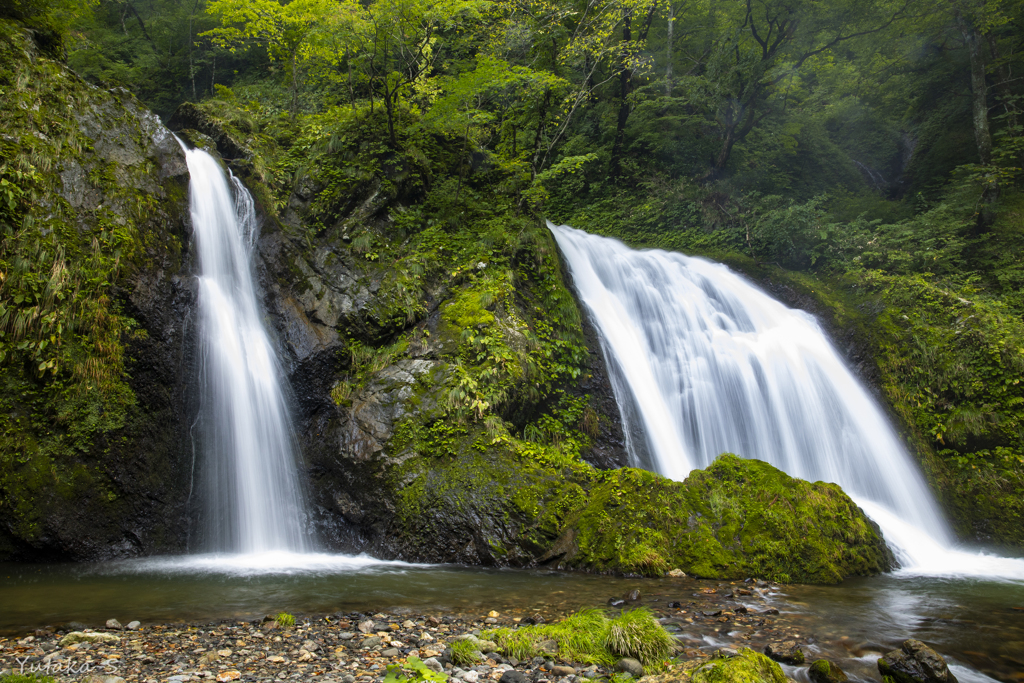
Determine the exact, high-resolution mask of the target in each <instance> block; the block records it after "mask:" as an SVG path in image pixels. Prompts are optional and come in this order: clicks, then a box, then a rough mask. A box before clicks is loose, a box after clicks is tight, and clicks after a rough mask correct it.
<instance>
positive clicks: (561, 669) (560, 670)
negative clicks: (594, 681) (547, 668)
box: [551, 666, 576, 678]
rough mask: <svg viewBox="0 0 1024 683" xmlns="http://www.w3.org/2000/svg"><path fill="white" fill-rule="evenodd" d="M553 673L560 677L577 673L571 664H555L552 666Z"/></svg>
mask: <svg viewBox="0 0 1024 683" xmlns="http://www.w3.org/2000/svg"><path fill="white" fill-rule="evenodd" d="M551 675H552V676H558V677H559V678H561V677H562V676H574V675H576V669H574V668H572V667H571V666H553V667H551Z"/></svg>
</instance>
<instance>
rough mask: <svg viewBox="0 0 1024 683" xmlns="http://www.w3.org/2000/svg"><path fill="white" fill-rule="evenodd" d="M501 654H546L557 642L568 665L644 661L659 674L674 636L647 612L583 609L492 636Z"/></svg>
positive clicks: (494, 632) (518, 657)
mask: <svg viewBox="0 0 1024 683" xmlns="http://www.w3.org/2000/svg"><path fill="white" fill-rule="evenodd" d="M486 635H487V637H489V638H494V640H495V642H497V644H498V645H499V646H500V647H501V651H502V652H503V653H505V654H507V655H510V656H513V657H516V658H517V659H530V658H531V657H534V656H537V655H540V654H545V653H547V650H546V649H545V647H546V646H547V644H548V643H549V642H550V641H554V643H555V646H556V647H557V654H558V656H559V657H560V658H561V659H562V660H564V661H567V662H580V663H584V664H599V665H601V666H608V667H610V666H612V665H613V664H614V663H615V662H616V660H618V659H620V658H621V657H632V658H634V659H637V660H638V661H640V662H641V663H642V664H643V665H644V668H645V669H646V670H647V671H657V670H660V669H661V668H662V667H663V666H664V660H665V658H666V657H668V655H669V653H670V652H671V650H672V643H673V640H672V636H671V635H669V634H668V632H666V631H665V629H663V628H662V627H661V625H660V624H659V623H658V622H657V621H656V620H655V619H654V617H653V615H652V614H651V613H650V612H649V611H647V610H645V609H635V610H624V611H623V612H622V613H620V614H618V615H616V616H614V617H612V618H609V617H608V616H606V615H605V613H604V612H602V611H601V610H596V609H592V610H582V611H580V612H577V613H575V614H572V615H570V616H568V617H566V618H565V619H563V620H562V621H560V622H557V623H555V624H543V625H540V626H524V627H519V628H517V629H515V630H512V629H508V628H502V629H496V630H494V631H489V632H488V633H487V634H486Z"/></svg>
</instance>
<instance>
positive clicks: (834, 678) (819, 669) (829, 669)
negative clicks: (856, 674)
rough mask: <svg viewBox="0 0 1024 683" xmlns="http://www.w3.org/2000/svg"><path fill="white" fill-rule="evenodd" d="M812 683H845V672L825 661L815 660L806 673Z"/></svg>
mask: <svg viewBox="0 0 1024 683" xmlns="http://www.w3.org/2000/svg"><path fill="white" fill-rule="evenodd" d="M807 674H808V676H810V677H811V681H812V683H846V681H847V680H848V679H847V676H846V672H844V671H843V670H842V669H840V668H839V667H838V666H837V665H836V664H835V663H833V662H830V661H829V660H827V659H818V660H815V661H814V662H813V663H812V664H811V666H810V668H809V669H808V671H807Z"/></svg>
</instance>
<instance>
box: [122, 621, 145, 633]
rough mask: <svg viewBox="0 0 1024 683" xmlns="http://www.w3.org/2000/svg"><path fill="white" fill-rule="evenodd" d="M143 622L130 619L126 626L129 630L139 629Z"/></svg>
mask: <svg viewBox="0 0 1024 683" xmlns="http://www.w3.org/2000/svg"><path fill="white" fill-rule="evenodd" d="M141 626H142V624H141V623H140V622H138V621H129V622H128V625H127V626H125V628H127V629H128V630H129V631H138V630H139V628H140V627H141Z"/></svg>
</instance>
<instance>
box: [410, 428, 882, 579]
mask: <svg viewBox="0 0 1024 683" xmlns="http://www.w3.org/2000/svg"><path fill="white" fill-rule="evenodd" d="M509 445H510V446H514V444H513V443H511V442H510V443H509ZM400 471H401V472H402V474H401V475H399V476H400V481H401V482H403V484H404V485H403V487H402V490H401V491H400V492H399V493H398V496H397V498H398V500H399V509H398V516H399V518H400V519H402V520H403V524H402V530H401V532H400V533H399V534H397V536H396V542H398V543H401V544H402V546H403V547H405V548H406V549H407V550H413V551H418V552H422V553H423V554H424V556H423V557H422V559H429V560H436V559H440V557H439V554H440V553H442V552H445V549H444V546H443V543H441V544H439V543H438V539H445V538H465V537H466V531H465V530H467V529H472V530H473V531H472V536H473V538H474V543H473V546H474V547H475V551H476V553H477V554H478V557H477V558H476V561H478V562H481V563H484V564H499V565H513V566H532V565H549V566H558V567H562V568H566V569H577V570H584V571H598V572H615V573H625V574H643V575H649V576H660V575H662V574H664V573H665V572H666V571H668V569H670V568H671V567H680V568H682V569H683V570H685V571H686V573H687V574H690V575H692V576H697V577H703V578H717V579H737V578H745V577H748V576H760V577H765V578H770V579H775V580H780V581H791V582H801V583H837V582H839V581H841V580H842V579H843V578H845V577H847V576H852V575H869V574H876V573H879V572H882V571H885V570H887V569H889V568H891V567H892V566H893V557H892V554H891V552H890V551H889V549H888V548H887V546H886V545H885V542H884V540H883V539H882V536H881V533H880V532H879V530H878V528H877V526H875V525H874V523H872V522H871V521H870V520H869V519H868V518H867V517H866V516H865V515H864V513H863V512H862V511H861V510H860V508H858V507H857V506H856V504H854V503H853V501H851V500H850V498H849V497H848V496H847V495H846V494H845V493H843V491H842V490H841V489H840V488H839V487H838V486H836V485H835V484H825V483H821V482H818V483H813V484H812V483H809V482H806V481H802V480H799V479H794V478H793V477H790V476H789V475H787V474H785V473H784V472H782V471H780V470H778V469H776V468H775V467H772V466H771V465H770V464H768V463H764V462H760V461H756V460H744V459H742V458H739V457H737V456H735V455H731V454H723V455H722V456H720V457H719V458H718V459H717V460H716V461H715V462H714V463H713V464H712V465H711V466H710V467H708V468H707V469H706V470H700V471H694V472H692V473H691V475H690V476H689V477H688V478H687V480H686V481H685V482H675V481H671V480H669V479H665V478H664V477H660V476H658V475H656V474H653V473H651V472H646V471H643V470H636V469H630V468H626V469H622V470H613V471H605V472H600V471H597V470H595V469H594V468H592V467H590V466H589V465H585V464H583V463H574V464H572V465H570V466H562V467H550V466H546V465H545V464H544V463H543V462H538V461H536V460H533V459H531V458H530V457H528V455H527V453H525V452H523V451H522V450H520V451H519V452H516V450H515V449H514V448H506V449H499V448H494V449H492V450H491V451H489V452H486V453H480V452H472V451H470V452H467V453H463V454H459V453H458V452H457V451H452V456H450V457H449V458H444V459H441V460H440V461H438V460H435V461H433V462H430V463H429V465H428V464H426V463H424V462H420V461H419V459H417V460H412V461H407V462H406V463H404V464H403V466H402V468H401V469H400ZM457 530H461V531H457Z"/></svg>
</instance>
